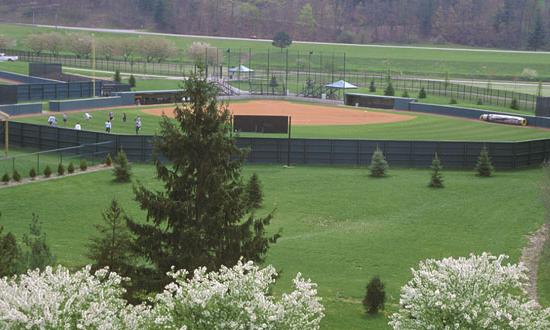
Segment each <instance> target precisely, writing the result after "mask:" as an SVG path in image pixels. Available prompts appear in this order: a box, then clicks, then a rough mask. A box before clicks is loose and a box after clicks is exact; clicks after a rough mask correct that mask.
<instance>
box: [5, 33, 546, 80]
mask: <svg viewBox="0 0 550 330" xmlns="http://www.w3.org/2000/svg"><path fill="white" fill-rule="evenodd" d="M0 30H2V32H3V33H4V34H6V35H10V36H11V37H13V38H16V39H17V40H18V41H20V42H19V43H18V44H19V46H18V47H19V48H21V49H24V48H25V47H26V46H25V44H24V41H23V40H24V39H25V37H26V36H27V35H28V34H30V33H39V32H49V31H54V29H53V28H36V27H29V26H17V25H10V24H0ZM57 31H61V32H62V33H74V31H63V30H62V29H58V30H57ZM96 36H98V37H100V38H121V37H125V35H123V34H115V33H96ZM131 36H134V37H137V36H136V35H131ZM164 38H168V39H171V40H173V41H174V42H175V43H176V45H177V47H178V48H179V49H180V50H181V56H184V55H185V52H184V50H185V49H187V47H188V46H189V45H190V44H191V43H192V42H194V41H204V42H208V43H210V44H211V45H212V46H214V47H219V48H221V49H227V48H232V49H233V53H234V54H235V55H234V56H233V59H232V60H233V63H232V64H234V63H236V62H235V61H236V60H237V58H238V52H239V49H240V50H241V52H242V53H248V51H249V49H250V50H251V51H252V53H256V54H255V55H253V58H252V59H251V61H252V64H253V66H256V67H258V66H262V65H264V64H265V63H266V62H267V54H266V52H267V49H268V48H269V49H270V50H271V54H272V58H271V62H272V65H274V66H276V65H279V66H281V67H282V66H284V63H283V61H282V57H283V56H281V54H280V52H279V51H278V49H276V48H274V47H272V46H271V42H270V41H259V40H244V41H238V40H224V39H205V38H200V37H196V38H192V37H185V38H183V37H164ZM290 50H291V51H292V52H294V53H296V52H298V51H299V52H300V54H301V58H300V61H302V62H303V61H304V60H305V61H307V60H308V58H307V57H308V56H307V55H306V54H308V53H309V52H310V51H313V54H314V56H313V57H315V58H316V59H315V63H312V66H313V67H316V66H318V65H319V63H317V62H320V59H319V56H318V55H319V54H323V55H324V57H325V60H324V63H327V61H329V60H330V61H331V58H332V55H333V54H336V56H337V60H336V62H337V63H338V68H340V67H343V58H342V55H341V54H342V53H343V52H345V53H346V59H347V61H346V68H347V69H348V70H359V69H361V70H364V68H368V69H369V71H379V72H384V71H386V70H388V69H389V68H391V70H392V71H394V72H401V73H404V74H411V73H414V74H422V75H437V76H442V75H443V74H444V73H445V72H448V73H449V74H450V75H451V76H453V77H459V76H463V77H468V76H483V77H490V78H491V79H498V78H513V77H518V78H520V77H521V74H522V72H523V70H524V69H525V68H529V69H533V70H536V71H537V73H538V78H543V79H548V78H550V67H549V66H548V65H547V64H548V59H549V57H550V55H548V54H537V53H510V52H498V51H496V52H490V53H484V52H477V51H473V50H453V51H449V50H441V49H409V48H392V47H389V48H380V47H372V46H363V47H357V46H350V45H322V44H301V43H295V44H294V45H292V46H291V47H290ZM259 52H262V53H263V54H260V53H259ZM181 56H178V59H179V58H181ZM220 56H223V54H222V55H220ZM293 56H294V57H293V58H292V63H295V62H296V61H297V59H296V58H295V55H293ZM312 62H313V60H312Z"/></svg>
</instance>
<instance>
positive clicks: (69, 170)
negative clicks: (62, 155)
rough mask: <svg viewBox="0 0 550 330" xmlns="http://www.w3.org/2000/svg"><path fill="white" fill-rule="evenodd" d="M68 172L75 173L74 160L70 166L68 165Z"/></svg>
mask: <svg viewBox="0 0 550 330" xmlns="http://www.w3.org/2000/svg"><path fill="white" fill-rule="evenodd" d="M67 173H69V174H73V173H74V164H73V162H70V163H69V166H67Z"/></svg>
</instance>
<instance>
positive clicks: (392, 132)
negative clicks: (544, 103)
mask: <svg viewBox="0 0 550 330" xmlns="http://www.w3.org/2000/svg"><path fill="white" fill-rule="evenodd" d="M153 107H155V106H153ZM157 107H158V106H157ZM165 107H166V108H170V107H172V106H171V105H166V106H165ZM144 108H147V107H142V108H136V107H131V108H121V109H117V110H99V111H94V112H93V117H94V118H93V119H92V120H91V121H90V122H85V121H84V119H83V113H82V112H70V113H68V115H69V120H68V125H67V127H69V128H71V127H74V124H75V123H76V122H77V121H79V122H80V123H81V124H82V128H83V129H84V130H91V131H98V132H103V131H105V126H104V125H105V121H106V120H107V118H108V113H109V111H114V112H115V118H114V121H113V128H112V132H113V133H116V134H135V127H134V119H135V118H136V117H137V116H140V117H141V119H142V124H143V126H142V130H141V132H140V134H151V135H153V134H155V133H157V132H158V127H159V126H158V122H159V120H160V117H158V116H153V115H148V114H145V113H143V112H142V111H141V110H140V109H144ZM354 109H355V108H354ZM357 111H382V110H370V109H369V110H365V109H357ZM123 112H126V115H127V122H126V123H123V122H122V113H123ZM382 112H383V111H382ZM387 112H391V113H399V114H403V113H404V112H400V111H387ZM407 114H411V115H414V116H416V118H415V119H413V120H408V121H403V122H397V123H391V124H373V125H346V126H293V128H292V136H293V137H295V138H340V139H377V140H448V141H523V140H530V139H545V138H550V131H549V130H545V129H538V128H532V127H517V126H508V125H501V124H494V123H487V122H481V121H475V120H467V119H460V118H453V117H446V116H436V115H429V114H421V113H412V112H407ZM48 116H49V114H43V115H39V116H32V117H24V118H17V119H16V120H17V121H20V122H26V123H33V124H40V125H47V119H48ZM58 122H59V123H60V126H62V125H63V124H62V121H61V116H60V115H58ZM241 136H263V137H281V138H283V137H285V136H286V135H280V134H241Z"/></svg>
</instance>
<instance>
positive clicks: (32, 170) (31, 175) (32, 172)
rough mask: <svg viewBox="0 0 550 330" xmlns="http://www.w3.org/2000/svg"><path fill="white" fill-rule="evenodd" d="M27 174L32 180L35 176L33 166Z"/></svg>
mask: <svg viewBox="0 0 550 330" xmlns="http://www.w3.org/2000/svg"><path fill="white" fill-rule="evenodd" d="M29 176H30V177H31V180H34V178H36V170H35V169H34V167H33V168H31V170H30V171H29Z"/></svg>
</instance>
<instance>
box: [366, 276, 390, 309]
mask: <svg viewBox="0 0 550 330" xmlns="http://www.w3.org/2000/svg"><path fill="white" fill-rule="evenodd" d="M385 301H386V291H385V290H384V283H382V281H380V277H378V276H375V277H373V278H372V279H371V280H370V282H369V284H368V285H367V293H366V295H365V298H364V299H363V306H364V307H365V311H366V312H367V313H369V314H376V313H378V311H379V310H381V309H384V302H385Z"/></svg>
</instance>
